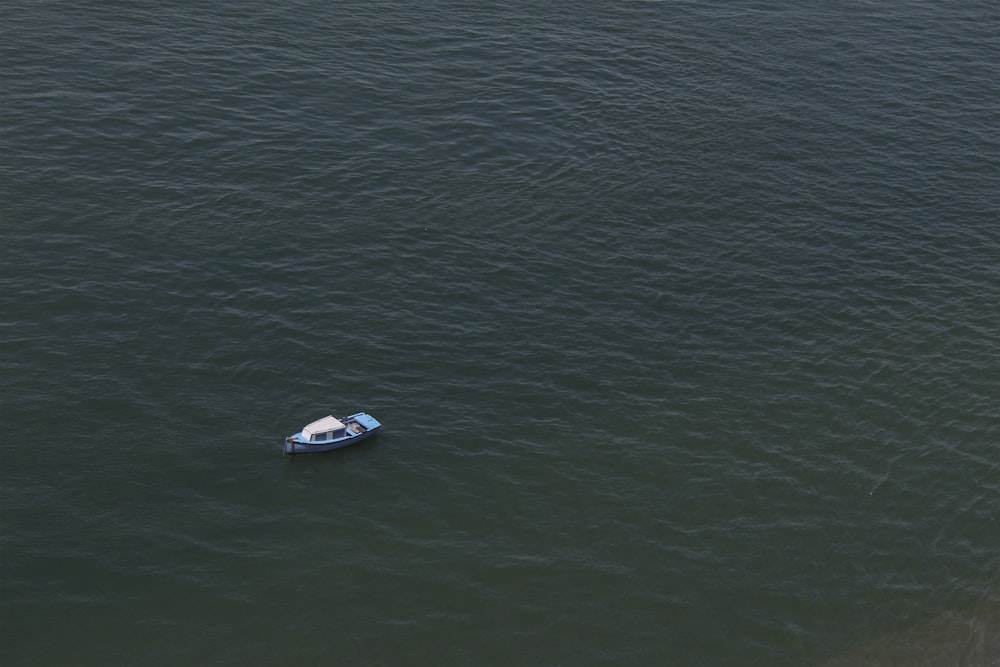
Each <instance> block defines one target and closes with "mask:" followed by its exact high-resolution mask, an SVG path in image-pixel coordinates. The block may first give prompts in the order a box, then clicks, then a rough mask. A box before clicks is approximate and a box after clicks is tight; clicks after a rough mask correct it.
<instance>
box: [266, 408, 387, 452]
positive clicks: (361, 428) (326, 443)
mask: <svg viewBox="0 0 1000 667" xmlns="http://www.w3.org/2000/svg"><path fill="white" fill-rule="evenodd" d="M380 428H382V424H380V423H379V421H378V420H377V419H375V418H374V417H372V416H371V415H370V414H368V413H366V412H359V413H357V414H355V415H351V416H350V417H346V418H344V419H343V420H340V419H337V418H336V417H334V416H333V415H327V416H326V417H323V418H322V419H317V420H316V421H314V422H313V423H311V424H308V425H306V426H303V427H302V430H301V431H299V432H298V433H296V434H295V435H290V436H288V437H287V438H285V453H286V454H290V455H295V454H315V453H317V452H328V451H330V450H332V449H340V448H341V447H346V446H347V445H353V444H354V443H356V442H361V441H362V440H364V439H365V438H369V437H371V436H373V435H375V433H377V432H378V430H379V429H380Z"/></svg>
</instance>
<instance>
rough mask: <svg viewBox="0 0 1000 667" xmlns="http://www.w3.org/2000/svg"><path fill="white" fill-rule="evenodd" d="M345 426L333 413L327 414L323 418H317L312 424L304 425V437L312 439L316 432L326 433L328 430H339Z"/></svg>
mask: <svg viewBox="0 0 1000 667" xmlns="http://www.w3.org/2000/svg"><path fill="white" fill-rule="evenodd" d="M342 428H344V424H343V423H342V422H341V421H340V420H339V419H337V418H336V417H334V416H333V415H327V416H326V417H323V418H322V419H317V420H316V421H314V422H313V423H312V424H309V425H308V426H304V427H302V437H303V438H305V439H306V440H312V439H313V435H314V434H316V433H325V432H328V431H337V430H339V429H342Z"/></svg>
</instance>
